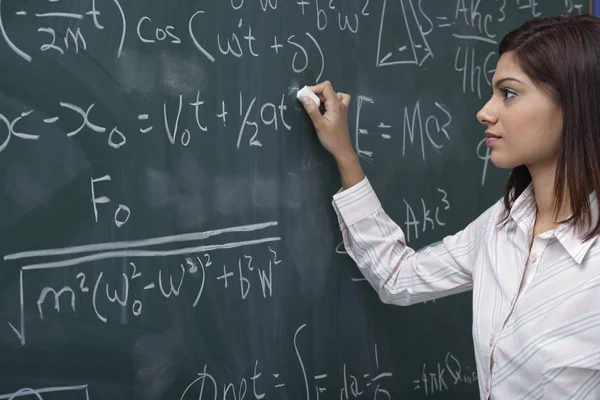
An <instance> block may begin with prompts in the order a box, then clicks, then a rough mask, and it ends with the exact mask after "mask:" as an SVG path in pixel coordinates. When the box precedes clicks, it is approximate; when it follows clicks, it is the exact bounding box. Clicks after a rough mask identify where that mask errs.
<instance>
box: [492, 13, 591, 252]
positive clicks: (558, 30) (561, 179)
mask: <svg viewBox="0 0 600 400" xmlns="http://www.w3.org/2000/svg"><path fill="white" fill-rule="evenodd" d="M509 51H512V52H513V53H514V56H515V59H516V62H517V63H518V64H519V66H520V67H521V69H522V70H523V71H524V72H525V73H526V74H527V75H528V76H529V78H531V80H532V81H533V82H534V83H535V84H536V85H538V86H539V87H540V88H541V89H542V90H545V91H546V92H547V93H548V94H549V95H550V96H551V97H552V98H553V99H554V101H555V102H556V103H557V104H558V105H559V106H560V107H561V109H562V112H563V127H562V135H561V139H560V147H559V154H558V161H557V168H556V176H555V182H554V196H555V198H554V215H555V216H558V213H559V210H560V209H561V206H562V204H563V202H564V201H566V199H564V194H565V191H567V192H568V195H569V199H570V202H571V209H572V215H571V217H570V218H568V219H567V220H565V221H561V222H568V221H571V222H572V223H573V224H574V225H575V227H576V228H579V229H583V227H584V226H585V225H584V224H590V225H587V226H588V227H589V228H590V229H588V232H587V233H586V235H585V239H586V240H587V239H590V238H592V237H594V236H595V235H597V234H598V233H599V231H600V221H598V223H596V226H591V223H592V221H591V209H590V201H589V196H590V193H591V192H593V191H595V192H596V196H600V19H598V18H596V17H594V16H591V15H587V14H566V15H561V16H553V17H547V18H540V19H534V20H530V21H527V22H525V23H524V24H523V25H521V26H519V27H518V28H516V29H515V30H513V31H511V32H509V33H508V34H507V35H506V36H505V37H504V38H503V39H502V42H501V43H500V46H499V49H498V52H499V54H500V55H502V54H503V53H506V52H509ZM530 182H531V175H530V174H529V171H528V169H527V167H526V166H524V165H521V166H518V167H516V168H514V169H513V170H512V172H511V174H510V177H509V179H508V182H507V183H506V187H505V188H504V205H505V207H506V210H505V211H506V214H505V215H506V217H508V213H509V211H510V208H511V207H512V204H513V203H514V200H515V199H516V198H517V197H519V195H520V194H521V193H522V192H523V191H524V190H525V188H527V186H528V185H529V183H530ZM597 199H598V200H600V198H599V197H597ZM599 203H600V202H599Z"/></svg>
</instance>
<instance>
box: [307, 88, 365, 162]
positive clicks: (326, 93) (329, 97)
mask: <svg viewBox="0 0 600 400" xmlns="http://www.w3.org/2000/svg"><path fill="white" fill-rule="evenodd" d="M309 89H310V90H312V91H313V92H314V93H315V94H316V95H317V96H319V98H320V99H321V107H323V108H324V109H325V114H321V110H320V109H319V107H317V105H316V104H315V102H314V101H312V100H311V99H310V98H308V97H302V98H301V99H300V100H301V101H302V104H303V105H304V109H305V110H306V112H307V114H308V116H309V117H310V119H311V120H312V123H313V125H314V126H315V130H316V131H317V136H318V137H319V141H320V142H321V144H322V145H323V147H325V149H327V151H329V152H330V153H331V155H333V157H334V158H335V159H336V160H339V159H343V158H347V157H348V156H351V155H354V148H353V147H352V143H351V141H350V132H349V130H348V106H349V105H350V95H348V94H345V93H336V92H335V91H334V90H333V87H332V86H331V83H329V81H325V82H321V83H319V84H317V85H315V86H309Z"/></svg>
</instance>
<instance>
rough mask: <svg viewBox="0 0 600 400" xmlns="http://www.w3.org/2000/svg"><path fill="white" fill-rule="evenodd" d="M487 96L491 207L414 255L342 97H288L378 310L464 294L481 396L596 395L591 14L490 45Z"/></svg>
mask: <svg viewBox="0 0 600 400" xmlns="http://www.w3.org/2000/svg"><path fill="white" fill-rule="evenodd" d="M499 54H500V58H499V61H498V64H497V68H496V71H495V74H494V77H493V82H492V85H493V89H492V96H491V99H490V100H489V101H488V102H487V104H485V106H484V107H483V108H482V109H481V110H480V111H479V112H478V113H477V119H478V120H479V121H480V122H481V123H482V124H484V125H485V126H486V130H485V136H486V137H487V139H486V144H487V146H489V148H490V149H491V160H492V162H493V163H494V165H496V166H497V167H500V168H512V173H511V175H510V178H509V179H508V182H507V184H506V188H505V191H504V197H503V199H499V200H498V202H496V203H495V204H494V205H492V206H491V207H490V208H489V209H487V210H486V211H485V212H484V213H483V214H482V215H481V216H479V217H478V218H477V219H476V220H475V221H473V222H471V223H470V224H469V225H468V226H466V227H465V228H464V229H463V230H462V231H460V232H458V233H456V234H454V235H451V236H447V237H445V238H444V239H443V240H442V241H440V242H439V243H437V244H434V245H431V246H428V247H426V248H423V249H421V250H419V251H415V250H413V249H412V248H410V247H408V246H407V245H406V241H405V236H404V233H403V231H402V229H401V228H400V227H399V226H398V225H397V224H396V223H394V222H393V221H392V220H391V219H390V218H389V217H388V215H386V213H385V212H384V210H383V208H382V207H381V204H380V202H379V200H378V198H377V196H376V194H375V193H374V191H373V189H372V187H371V185H370V184H369V181H368V179H367V178H366V177H365V175H364V173H363V170H362V168H361V166H360V164H359V161H358V157H357V155H356V153H355V152H354V149H353V147H352V144H351V141H350V137H349V132H348V125H347V108H348V105H349V104H350V96H349V95H347V94H344V93H336V92H335V91H334V89H333V88H332V86H331V84H330V83H329V82H323V83H320V84H318V85H316V86H313V87H311V89H312V90H313V91H314V92H315V93H317V95H318V96H319V97H320V99H321V101H322V102H323V103H324V110H325V113H324V114H322V112H321V110H319V109H318V108H317V107H316V104H315V103H313V102H312V101H311V100H310V99H301V100H302V102H303V103H304V107H305V109H306V111H307V113H308V115H309V116H310V118H311V120H312V121H313V124H314V126H315V129H316V132H317V135H318V137H319V139H320V141H321V143H322V145H323V146H324V147H325V148H326V149H327V150H328V151H329V152H330V153H331V154H332V155H333V157H334V158H335V160H336V162H337V165H338V167H339V171H340V174H341V180H342V185H343V189H341V190H340V192H338V193H337V194H335V195H334V199H333V205H334V208H335V210H336V212H337V215H338V218H339V224H340V227H341V229H342V234H343V239H344V245H345V248H346V250H347V252H348V254H349V255H350V257H352V259H353V260H354V261H355V262H356V264H357V265H358V267H359V269H360V271H361V272H362V273H363V274H364V276H365V277H366V278H367V280H368V281H369V282H370V283H371V285H372V286H373V287H374V288H375V289H376V290H377V291H378V293H379V296H380V298H381V300H382V301H384V302H385V303H391V304H397V305H410V304H415V303H418V302H422V301H424V300H430V299H434V298H440V297H443V296H447V295H450V294H454V293H459V292H464V291H466V290H473V340H474V344H475V357H476V363H477V373H478V380H479V388H480V393H481V398H482V399H490V398H493V399H542V398H543V399H549V398H552V399H558V398H560V399H563V398H572V399H600V241H599V240H596V237H597V235H598V233H599V232H600V223H599V219H598V204H599V203H598V201H599V197H598V196H599V194H600V20H599V19H597V18H595V17H593V16H590V15H583V14H579V15H564V16H558V17H550V18H544V19H537V20H532V21H529V22H527V23H525V24H523V25H522V26H520V27H518V28H517V29H515V30H514V31H512V32H510V33H508V34H507V35H506V36H505V37H504V38H503V40H502V42H501V43H500V46H499Z"/></svg>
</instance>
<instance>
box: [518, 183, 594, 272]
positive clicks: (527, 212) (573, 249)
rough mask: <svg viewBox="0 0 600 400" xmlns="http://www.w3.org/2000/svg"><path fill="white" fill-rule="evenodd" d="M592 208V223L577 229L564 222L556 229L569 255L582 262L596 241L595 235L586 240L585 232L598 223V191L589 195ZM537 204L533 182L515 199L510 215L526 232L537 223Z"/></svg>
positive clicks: (556, 235)
mask: <svg viewBox="0 0 600 400" xmlns="http://www.w3.org/2000/svg"><path fill="white" fill-rule="evenodd" d="M589 202H590V210H591V214H592V215H591V216H592V218H591V225H585V226H584V229H582V230H576V229H575V227H574V226H573V224H571V223H563V224H561V225H559V226H558V227H557V228H556V229H555V230H554V233H553V234H554V236H555V237H556V239H557V240H558V241H559V242H560V243H561V244H562V245H563V247H564V248H565V250H567V252H568V253H569V255H570V256H571V257H572V258H573V259H574V260H575V261H576V262H577V264H580V263H581V261H582V260H583V258H584V257H585V255H586V253H587V251H588V250H589V249H590V247H591V246H592V244H593V243H594V241H595V239H596V238H595V237H593V238H591V239H589V240H584V236H585V232H587V231H588V229H590V228H593V227H595V226H596V224H597V223H598V217H599V212H598V200H597V198H596V192H592V193H590V196H589ZM536 209H537V204H536V201H535V194H534V191H533V183H530V184H529V185H528V186H527V187H526V188H525V190H524V191H523V192H522V193H521V195H520V196H519V197H518V198H517V199H516V200H515V201H514V203H513V205H512V207H511V209H510V217H511V218H512V219H513V220H514V221H515V222H516V223H517V225H519V226H521V227H522V228H524V231H525V232H531V230H532V229H533V225H534V223H535V211H536Z"/></svg>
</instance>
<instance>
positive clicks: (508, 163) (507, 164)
mask: <svg viewBox="0 0 600 400" xmlns="http://www.w3.org/2000/svg"><path fill="white" fill-rule="evenodd" d="M490 161H492V164H494V166H495V167H497V168H502V169H512V168H515V167H517V166H519V165H520V164H518V163H516V162H514V160H511V159H510V158H507V157H503V156H502V154H499V153H498V152H497V151H494V150H492V152H491V154H490Z"/></svg>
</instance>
